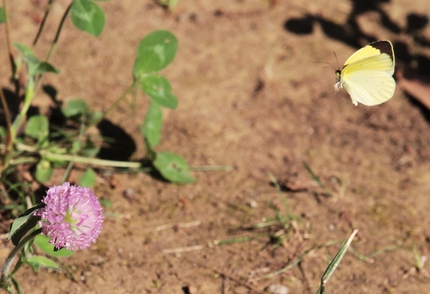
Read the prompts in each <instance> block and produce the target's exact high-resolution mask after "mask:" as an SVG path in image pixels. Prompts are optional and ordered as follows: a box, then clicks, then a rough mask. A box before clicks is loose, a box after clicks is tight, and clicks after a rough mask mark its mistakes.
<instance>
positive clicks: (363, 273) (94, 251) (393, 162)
mask: <svg viewBox="0 0 430 294" xmlns="http://www.w3.org/2000/svg"><path fill="white" fill-rule="evenodd" d="M21 2H22V3H23V2H24V1H22V0H21V1H18V2H16V1H13V2H11V6H12V7H11V9H12V11H13V12H14V15H13V24H14V30H15V31H14V34H15V35H14V38H15V39H14V41H16V42H22V43H24V44H27V45H30V44H31V41H32V38H33V36H34V34H35V32H36V30H37V25H38V24H37V20H38V19H40V18H41V17H42V16H43V10H42V9H41V7H43V5H42V4H43V3H42V4H39V2H37V1H33V2H31V4H28V3H27V2H26V3H27V4H26V5H21V6H20V4H22V3H21ZM42 2H45V1H42ZM381 2H387V3H378V1H364V2H363V1H345V0H342V1H336V2H333V1H327V0H323V1H310V2H309V1H308V2H306V3H304V2H303V1H298V0H292V1H284V0H279V1H273V2H269V1H268V0H242V1H239V0H237V1H236V0H221V1H212V0H201V1H185V0H183V1H180V3H179V5H178V7H177V9H176V10H175V12H174V13H173V14H170V13H168V12H167V11H166V10H164V9H163V8H161V7H159V6H157V5H155V4H154V2H153V1H149V0H144V1H131V0H124V1H110V2H98V4H99V5H100V6H101V7H102V8H103V9H104V10H105V11H106V15H107V24H106V28H105V31H104V32H103V34H102V35H101V36H100V37H99V38H93V37H91V36H90V35H87V34H85V33H82V32H79V31H77V30H76V29H75V28H73V25H72V23H71V21H70V20H68V21H67V22H66V25H65V28H64V32H63V34H62V35H61V39H60V44H59V45H58V49H57V51H56V53H55V55H54V57H53V60H52V63H53V64H54V65H55V66H57V67H58V68H60V70H61V75H59V76H53V75H51V76H49V77H48V76H47V77H46V79H45V80H44V82H45V84H49V85H52V86H53V87H55V88H56V89H57V90H58V98H59V99H60V100H62V101H65V102H67V101H69V100H72V99H75V98H77V97H79V98H84V99H85V100H86V101H87V102H88V104H90V105H91V107H92V109H94V110H104V109H106V108H107V107H108V106H109V105H110V103H112V101H115V100H116V99H117V97H118V96H119V95H120V94H121V93H122V92H123V91H124V90H125V89H126V87H127V86H128V85H130V83H131V82H132V80H131V79H132V75H131V70H132V66H133V60H134V56H135V51H136V48H137V44H138V43H139V41H140V40H141V39H142V38H143V37H144V36H145V35H146V34H148V33H149V32H151V31H153V30H157V29H167V30H170V31H171V32H172V33H174V34H175V35H176V37H177V38H178V40H179V51H178V54H177V56H176V58H175V60H174V62H173V63H172V64H171V65H170V66H169V67H168V68H167V69H165V70H164V71H163V74H164V75H165V76H166V77H167V78H168V79H169V80H170V81H171V84H172V89H173V92H174V93H175V94H176V95H177V96H178V97H179V107H178V109H177V110H174V111H169V112H165V113H164V115H165V116H164V117H165V124H164V129H163V139H162V144H161V145H160V146H159V147H158V150H159V151H167V150H168V151H173V152H176V153H179V154H181V155H182V156H184V157H185V158H186V159H187V161H188V162H189V163H190V165H191V166H193V167H201V166H228V167H232V169H231V170H230V171H195V172H193V174H194V175H195V177H196V178H197V182H196V183H195V184H188V185H173V184H168V183H165V182H161V181H159V180H157V179H154V178H152V177H151V176H149V175H148V174H115V175H113V176H109V175H105V174H103V173H100V177H99V179H98V182H97V185H96V187H95V192H96V194H97V195H98V196H99V197H100V198H103V199H105V200H109V201H111V203H112V207H111V208H106V209H105V214H106V220H105V225H104V229H103V231H102V234H101V236H100V238H99V240H98V242H97V243H96V244H95V245H94V246H92V247H91V248H90V249H88V250H85V251H82V252H78V253H76V254H75V255H74V256H73V257H70V258H67V259H63V260H62V262H64V266H65V268H66V269H65V270H63V271H62V272H61V273H57V272H48V271H46V270H41V271H39V272H38V273H37V274H32V272H31V271H30V269H28V268H27V269H25V270H23V271H22V272H21V273H20V274H19V276H18V278H19V280H20V281H21V282H22V287H23V289H24V290H25V292H26V293H192V294H195V293H280V292H270V291H269V289H268V287H270V286H272V288H270V289H273V287H275V286H276V285H278V286H281V285H282V286H284V287H286V288H287V289H288V290H289V293H315V292H316V290H317V288H318V285H319V280H320V278H321V275H322V273H323V272H324V270H325V267H326V266H327V264H328V262H329V261H330V259H331V258H332V257H333V255H334V254H335V253H336V251H337V249H338V248H339V246H340V242H341V241H342V240H344V239H346V238H347V237H348V236H349V234H351V233H352V231H353V229H359V233H358V235H357V237H356V238H355V239H354V241H353V243H352V249H353V251H352V252H350V253H347V254H346V256H345V258H344V260H343V261H342V263H341V265H340V267H339V268H338V270H337V271H336V272H335V274H334V275H333V276H332V278H331V280H330V282H329V284H328V291H329V292H330V293H425V292H426V291H427V290H428V288H429V287H430V283H429V282H430V280H429V276H428V273H427V270H428V269H429V267H428V264H424V267H423V268H422V269H420V270H417V269H416V267H415V266H416V262H415V259H414V251H413V248H416V252H417V253H418V254H419V255H420V256H427V255H428V254H429V242H430V230H429V229H428V224H429V223H430V214H429V213H428V211H430V195H429V192H430V135H429V134H430V126H429V118H430V116H429V111H428V110H427V109H426V108H424V107H422V106H421V105H420V104H418V103H415V102H414V101H413V100H411V99H410V98H409V97H407V96H406V95H405V94H404V93H403V92H402V91H401V90H400V89H397V90H396V93H395V96H394V98H393V99H392V100H390V101H389V102H387V103H385V104H382V105H380V106H375V107H366V106H363V105H359V106H357V107H355V106H354V105H353V104H352V103H351V100H350V98H349V96H348V94H347V93H346V92H345V91H344V90H342V91H340V92H338V93H336V94H335V93H333V84H334V83H335V79H336V77H335V74H334V70H333V68H332V67H334V68H338V66H341V65H342V64H343V62H344V61H345V60H346V59H347V58H348V57H349V56H350V54H352V53H353V52H354V51H355V50H357V49H358V48H359V47H361V46H363V45H366V44H367V43H369V42H371V41H374V40H378V39H389V40H391V41H392V42H393V44H394V49H395V52H396V56H397V60H396V65H397V68H409V67H413V68H416V69H417V70H423V71H424V74H427V75H428V73H429V71H428V70H427V71H426V69H425V68H424V69H422V67H421V64H425V62H426V61H428V56H430V50H429V47H428V46H429V44H430V29H429V27H428V26H426V27H425V28H424V29H422V30H418V31H417V30H412V29H411V27H413V24H414V18H413V16H423V15H425V14H426V13H429V12H430V3H429V2H428V1H424V0H418V1H412V2H411V1H406V0H398V1H391V2H389V3H388V1H381ZM359 4H360V5H362V6H360V5H359ZM39 5H40V6H39ZM66 6H67V2H66V1H59V2H55V4H54V10H53V15H52V19H51V20H50V22H49V23H48V26H47V30H48V31H47V32H49V33H47V34H46V35H44V37H43V38H42V39H41V43H40V46H39V47H37V48H36V52H38V53H40V54H41V56H44V53H43V52H45V51H44V50H46V48H47V47H48V45H49V42H50V41H51V40H52V38H53V34H54V33H53V32H54V31H53V29H54V28H55V24H56V23H57V22H58V20H59V19H60V18H61V16H62V13H63V11H64V8H65V7H66ZM49 30H51V31H49ZM1 38H2V39H1V40H0V44H4V39H3V36H2V37H1ZM2 50H3V51H4V50H5V46H3V45H2ZM333 52H335V53H336V56H337V58H338V60H339V65H338V64H337V62H336V59H335V58H334V56H333ZM3 55H4V54H3ZM1 58H2V59H1V61H2V64H7V62H8V61H7V56H2V57H1ZM320 62H321V63H320ZM322 62H327V63H329V64H330V65H327V64H323V63H322ZM331 66H332V67H331ZM8 70H9V68H8V66H2V68H1V69H0V72H1V80H2V85H8V75H9V74H10V73H9V72H8ZM138 98H139V99H138V100H137V101H136V106H135V108H134V109H133V108H131V107H130V103H131V101H129V102H130V103H123V104H121V105H120V106H119V107H118V109H117V111H115V112H113V113H112V114H111V115H109V117H108V120H109V122H110V123H111V126H110V127H111V128H112V132H111V134H107V135H111V136H112V137H116V139H117V140H119V141H122V140H131V142H132V143H131V144H132V145H134V147H135V151H134V152H133V153H132V154H130V157H129V158H130V159H132V160H135V159H139V158H142V157H143V156H144V155H145V148H144V145H143V143H142V139H141V137H140V135H139V126H140V124H141V122H142V117H143V116H144V114H145V111H146V107H147V105H148V99H147V97H145V96H143V95H141V96H139V97H138ZM35 103H36V105H35V106H38V107H39V110H40V111H41V112H44V111H47V108H48V106H50V103H51V102H50V101H49V100H48V99H47V96H46V95H44V94H43V93H42V92H40V94H39V97H38V98H37V99H36V101H35ZM306 164H307V165H308V166H309V167H310V168H311V169H312V171H313V172H314V173H315V174H316V175H317V176H318V177H319V178H320V180H321V183H322V184H323V185H324V187H323V188H322V187H320V186H318V185H317V183H316V182H315V181H314V180H313V179H312V177H311V176H310V174H309V172H308V171H307V169H306V168H305V165H306ZM80 170H81V169H77V170H76V171H75V172H73V173H72V178H71V179H70V180H71V181H74V180H77V179H78V178H79V175H80ZM271 175H272V176H273V177H274V178H275V179H276V180H277V181H278V182H279V184H280V185H281V188H282V190H283V192H284V194H283V195H281V194H280V193H278V191H277V189H276V188H275V187H274V185H273V183H272V180H271ZM52 184H55V183H52ZM127 189H129V191H132V193H131V194H124V191H126V190H127ZM124 195H126V196H127V197H126V196H124ZM130 195H131V196H130ZM283 197H285V198H283ZM283 199H285V201H283ZM277 212H278V219H279V217H280V216H281V217H283V218H282V219H283V221H278V222H277V223H275V224H274V225H272V226H268V227H265V228H259V229H256V228H254V227H253V226H254V225H256V224H261V223H263V222H264V221H266V222H267V221H269V220H274V219H275V218H276V216H277ZM5 221H6V220H5ZM241 237H249V238H250V239H251V240H242V241H243V242H236V243H233V244H224V245H216V242H214V241H216V240H229V239H233V238H241ZM2 244H3V245H1V246H3V247H5V248H10V247H11V244H9V243H6V242H2ZM309 249H312V250H310V251H309ZM2 252H3V251H2ZM2 254H3V253H2ZM360 255H363V256H367V258H364V259H360V258H359V256H360ZM300 257H304V258H303V260H302V261H301V262H300V263H298V264H297V265H295V266H294V262H295V261H297V259H298V258H300ZM288 265H292V266H291V269H289V270H287V271H285V272H283V273H282V274H279V275H276V276H273V277H270V278H264V275H266V274H270V273H273V272H275V271H277V270H279V269H282V268H284V267H286V266H288ZM72 276H73V277H74V278H75V280H73V279H72ZM278 289H279V288H278ZM265 291H266V292H265Z"/></svg>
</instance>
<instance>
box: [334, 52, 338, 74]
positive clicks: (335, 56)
mask: <svg viewBox="0 0 430 294" xmlns="http://www.w3.org/2000/svg"><path fill="white" fill-rule="evenodd" d="M333 55H334V58H335V59H336V64H337V69H338V70H339V60H338V59H337V55H336V52H334V51H333Z"/></svg>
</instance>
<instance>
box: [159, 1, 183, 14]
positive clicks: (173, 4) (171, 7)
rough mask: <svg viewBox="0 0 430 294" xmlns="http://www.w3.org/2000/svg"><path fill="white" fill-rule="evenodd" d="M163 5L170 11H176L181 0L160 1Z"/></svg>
mask: <svg viewBox="0 0 430 294" xmlns="http://www.w3.org/2000/svg"><path fill="white" fill-rule="evenodd" d="M158 2H159V3H160V4H161V5H165V6H167V7H169V10H170V11H174V10H175V8H176V6H177V5H178V2H179V0H158Z"/></svg>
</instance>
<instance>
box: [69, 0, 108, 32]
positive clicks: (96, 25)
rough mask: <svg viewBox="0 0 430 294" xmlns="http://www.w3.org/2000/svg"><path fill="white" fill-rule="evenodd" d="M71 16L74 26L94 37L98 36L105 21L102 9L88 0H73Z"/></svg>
mask: <svg viewBox="0 0 430 294" xmlns="http://www.w3.org/2000/svg"><path fill="white" fill-rule="evenodd" d="M71 17H72V22H73V24H74V25H75V27H77V28H78V29H79V30H81V31H84V32H87V33H89V34H91V35H93V36H95V37H98V36H100V34H101V33H102V31H103V28H104V26H105V21H106V20H105V14H104V12H103V10H102V9H101V8H100V7H99V6H98V5H97V4H96V3H94V2H93V1H90V0H74V1H73V4H72V9H71Z"/></svg>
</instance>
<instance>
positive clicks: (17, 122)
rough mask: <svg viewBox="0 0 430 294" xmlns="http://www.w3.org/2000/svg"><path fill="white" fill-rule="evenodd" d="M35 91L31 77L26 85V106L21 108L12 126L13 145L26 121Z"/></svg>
mask: <svg viewBox="0 0 430 294" xmlns="http://www.w3.org/2000/svg"><path fill="white" fill-rule="evenodd" d="M34 89H35V84H34V80H33V78H32V77H29V78H28V79H27V85H26V91H25V98H24V104H23V105H22V107H21V110H20V112H19V114H18V116H17V117H16V118H15V121H14V122H13V124H12V128H11V141H12V142H11V144H13V143H14V142H15V137H16V134H17V133H18V130H19V129H20V128H21V125H22V122H23V121H24V119H25V117H26V115H27V111H28V109H29V108H30V105H31V102H32V101H33V98H34Z"/></svg>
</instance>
